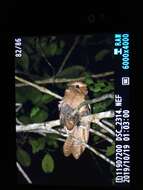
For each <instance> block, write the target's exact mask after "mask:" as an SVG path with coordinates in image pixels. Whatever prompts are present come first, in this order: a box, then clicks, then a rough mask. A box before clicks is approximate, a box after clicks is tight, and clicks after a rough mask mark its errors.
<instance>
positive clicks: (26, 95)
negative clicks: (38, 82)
mask: <svg viewBox="0 0 143 190" xmlns="http://www.w3.org/2000/svg"><path fill="white" fill-rule="evenodd" d="M41 98H42V93H41V92H39V91H38V90H36V89H34V88H31V87H29V86H26V87H21V88H17V89H16V102H20V103H24V102H26V101H27V100H30V101H31V102H32V103H33V104H37V103H38V102H39V101H40V99H41Z"/></svg>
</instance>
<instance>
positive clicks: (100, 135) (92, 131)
mask: <svg viewBox="0 0 143 190" xmlns="http://www.w3.org/2000/svg"><path fill="white" fill-rule="evenodd" d="M90 132H91V133H93V134H95V135H97V136H99V137H102V138H103V139H105V140H107V141H108V142H110V143H113V142H114V141H113V140H112V139H111V138H110V137H108V136H106V135H104V134H103V133H101V132H99V131H95V130H94V129H92V128H90Z"/></svg>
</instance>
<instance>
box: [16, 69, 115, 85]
mask: <svg viewBox="0 0 143 190" xmlns="http://www.w3.org/2000/svg"><path fill="white" fill-rule="evenodd" d="M113 74H114V72H113V71H110V72H105V73H100V74H96V75H91V78H102V77H107V76H110V75H113ZM85 78H86V77H85V76H83V77H78V78H48V79H44V80H35V81H34V83H36V84H50V83H69V82H75V81H84V80H85ZM27 85H28V84H23V83H17V84H16V87H22V86H27Z"/></svg>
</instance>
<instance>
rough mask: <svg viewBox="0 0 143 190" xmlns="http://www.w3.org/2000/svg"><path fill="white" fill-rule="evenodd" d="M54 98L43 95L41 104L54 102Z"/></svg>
mask: <svg viewBox="0 0 143 190" xmlns="http://www.w3.org/2000/svg"><path fill="white" fill-rule="evenodd" d="M54 99H55V98H54V97H53V96H50V95H48V94H44V95H43V96H42V98H41V101H40V102H41V103H43V104H47V103H49V102H51V101H52V100H54Z"/></svg>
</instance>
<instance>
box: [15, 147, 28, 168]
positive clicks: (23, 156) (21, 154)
mask: <svg viewBox="0 0 143 190" xmlns="http://www.w3.org/2000/svg"><path fill="white" fill-rule="evenodd" d="M16 155H17V160H18V161H19V162H20V163H21V164H22V165H23V166H26V167H29V166H30V164H31V158H30V155H29V154H28V153H27V152H26V151H25V150H23V149H22V148H20V147H18V148H17V152H16Z"/></svg>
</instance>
